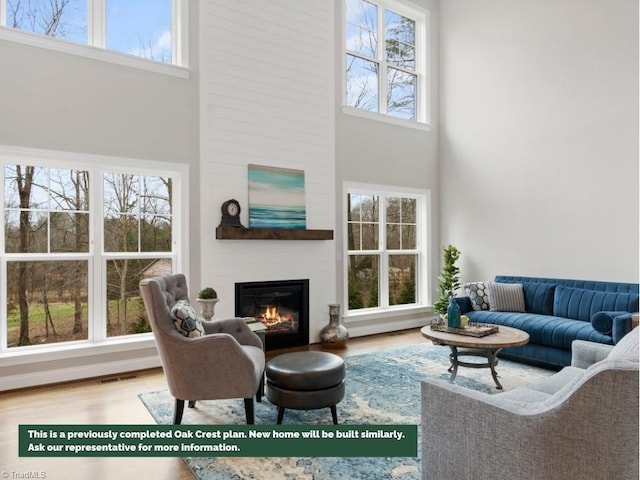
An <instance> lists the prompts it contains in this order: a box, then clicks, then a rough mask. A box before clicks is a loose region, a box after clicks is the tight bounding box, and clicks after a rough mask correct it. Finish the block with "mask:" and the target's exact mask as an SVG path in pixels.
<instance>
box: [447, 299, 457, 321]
mask: <svg viewBox="0 0 640 480" xmlns="http://www.w3.org/2000/svg"><path fill="white" fill-rule="evenodd" d="M447 327H449V328H460V306H459V305H458V302H456V300H455V298H453V297H449V306H448V307H447Z"/></svg>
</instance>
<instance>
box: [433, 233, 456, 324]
mask: <svg viewBox="0 0 640 480" xmlns="http://www.w3.org/2000/svg"><path fill="white" fill-rule="evenodd" d="M459 258H460V250H458V249H457V248H456V247H455V246H454V245H447V246H443V247H442V260H443V264H442V272H441V274H440V276H439V277H438V280H439V281H440V292H439V297H438V301H437V302H435V303H434V304H433V308H434V309H435V311H436V312H438V313H439V314H440V315H441V316H442V317H444V315H446V314H447V307H448V306H449V297H452V296H453V295H455V293H456V291H457V290H458V288H460V277H459V275H460V268H458V266H457V265H456V262H457V261H458V259H459Z"/></svg>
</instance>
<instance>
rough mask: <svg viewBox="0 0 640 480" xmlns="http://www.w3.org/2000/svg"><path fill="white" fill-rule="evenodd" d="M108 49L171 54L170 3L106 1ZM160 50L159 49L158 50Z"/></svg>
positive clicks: (163, 1)
mask: <svg viewBox="0 0 640 480" xmlns="http://www.w3.org/2000/svg"><path fill="white" fill-rule="evenodd" d="M106 28H107V48H109V49H112V50H117V51H119V52H125V53H133V54H136V55H140V53H141V52H140V50H141V49H142V48H144V49H145V50H146V49H148V48H149V46H152V47H153V49H154V54H155V52H157V51H158V50H162V49H166V51H168V52H169V53H170V52H171V0H135V1H132V0H107V25H106ZM156 49H158V50H156Z"/></svg>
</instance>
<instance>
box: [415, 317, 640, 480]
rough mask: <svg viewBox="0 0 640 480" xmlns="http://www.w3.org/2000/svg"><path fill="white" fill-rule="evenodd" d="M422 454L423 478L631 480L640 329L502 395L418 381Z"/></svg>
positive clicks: (580, 345) (584, 348) (583, 347)
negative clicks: (538, 379) (531, 382)
mask: <svg viewBox="0 0 640 480" xmlns="http://www.w3.org/2000/svg"><path fill="white" fill-rule="evenodd" d="M421 450H422V478H423V479H424V480H426V479H429V480H434V479H454V478H455V479H457V478H460V479H462V478H464V479H466V480H473V479H483V480H484V479H505V480H506V479H509V480H510V479H514V478H523V479H524V478H526V479H527V480H543V479H544V480H553V479H562V480H567V479H574V478H576V479H578V478H580V479H583V478H585V479H586V478H588V479H602V480H610V479H616V480H624V479H633V480H637V479H638V328H636V329H635V330H633V331H632V332H630V333H628V334H627V335H626V336H625V337H623V338H622V340H621V341H620V342H619V343H618V344H617V345H616V346H615V347H611V346H607V345H601V344H596V343H592V342H585V341H580V340H577V341H574V342H573V344H572V365H571V366H568V367H565V368H563V369H562V370H561V371H560V372H558V373H556V374H554V375H551V376H549V377H546V378H545V379H543V380H541V381H539V382H537V383H535V384H533V385H529V386H527V387H519V388H514V389H513V390H511V391H508V392H505V393H500V394H494V395H489V394H485V393H481V392H477V391H473V390H467V389H465V388H462V387H460V386H456V385H452V384H449V383H446V382H443V381H439V380H430V379H429V380H425V381H423V382H422V448H421Z"/></svg>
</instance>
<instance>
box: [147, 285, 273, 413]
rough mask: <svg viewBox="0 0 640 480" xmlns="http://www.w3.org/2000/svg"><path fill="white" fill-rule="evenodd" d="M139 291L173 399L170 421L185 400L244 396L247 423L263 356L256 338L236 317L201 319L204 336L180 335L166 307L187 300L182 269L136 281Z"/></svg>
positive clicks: (260, 378)
mask: <svg viewBox="0 0 640 480" xmlns="http://www.w3.org/2000/svg"><path fill="white" fill-rule="evenodd" d="M140 293H141V294H142V298H143V300H144V305H145V309H146V311H147V316H148V318H149V323H150V324H151V329H152V331H153V334H154V337H155V340H156V345H157V347H158V352H159V353H160V360H161V362H162V367H163V369H164V373H165V376H166V379H167V384H168V386H169V391H170V392H171V395H173V396H174V397H175V399H176V401H175V411H174V417H173V423H174V424H176V425H178V424H180V422H181V421H182V414H183V412H184V402H185V400H186V401H188V402H189V407H194V406H195V402H196V400H218V399H225V398H244V406H245V414H246V419H247V423H248V424H252V423H254V403H253V397H254V395H256V396H257V400H258V401H261V398H262V390H263V379H264V366H265V356H264V349H263V345H262V342H261V340H260V338H259V337H258V336H257V335H256V334H255V333H253V332H252V331H251V330H250V329H249V327H247V325H246V323H245V322H244V321H243V320H242V319H240V318H229V319H224V320H211V321H206V320H203V321H202V323H203V327H204V330H205V333H206V335H204V336H201V337H196V338H187V337H185V336H183V335H182V334H181V333H180V332H179V331H178V330H177V329H176V327H175V326H174V324H173V321H172V319H171V307H172V306H173V305H175V303H176V302H177V301H178V300H183V299H184V300H188V298H189V296H188V291H187V280H186V278H185V276H184V275H183V274H175V275H166V276H164V277H156V278H151V279H146V280H142V281H141V282H140Z"/></svg>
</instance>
